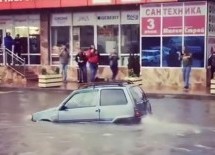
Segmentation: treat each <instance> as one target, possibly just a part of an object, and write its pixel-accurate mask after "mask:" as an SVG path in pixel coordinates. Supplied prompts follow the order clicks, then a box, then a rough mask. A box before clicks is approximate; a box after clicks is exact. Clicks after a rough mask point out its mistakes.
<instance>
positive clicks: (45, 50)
mask: <svg viewBox="0 0 215 155" xmlns="http://www.w3.org/2000/svg"><path fill="white" fill-rule="evenodd" d="M40 18H41V22H40V30H41V33H40V42H41V43H40V53H41V65H48V64H49V40H48V39H49V14H48V13H41V14H40Z"/></svg>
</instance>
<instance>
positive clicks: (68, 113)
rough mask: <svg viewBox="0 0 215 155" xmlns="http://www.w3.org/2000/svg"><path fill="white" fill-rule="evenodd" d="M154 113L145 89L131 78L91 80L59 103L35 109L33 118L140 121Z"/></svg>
mask: <svg viewBox="0 0 215 155" xmlns="http://www.w3.org/2000/svg"><path fill="white" fill-rule="evenodd" d="M146 114H151V104H150V103H149V100H148V99H147V97H146V95H145V93H144V91H143V90H142V89H141V87H140V86H139V85H137V84H134V83H132V82H129V81H126V82H125V81H120V82H102V83H93V84H88V85H86V86H84V87H82V88H80V89H77V90H74V91H73V92H72V93H71V94H70V95H69V96H68V97H67V98H66V99H65V100H64V101H63V102H62V103H61V104H60V105H59V106H58V107H55V108H51V109H48V110H44V111H41V112H37V113H34V114H33V115H32V121H51V122H94V121H96V122H103V121H104V122H111V123H127V122H128V123H138V122H140V121H141V118H142V116H144V115H146Z"/></svg>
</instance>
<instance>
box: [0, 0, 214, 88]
mask: <svg viewBox="0 0 215 155" xmlns="http://www.w3.org/2000/svg"><path fill="white" fill-rule="evenodd" d="M214 10H215V5H214V4H213V3H212V2H207V1H201V2H199V1H191V2H177V1H176V0H79V1H78V2H76V1H72V0H52V1H51V3H50V0H31V1H25V0H19V1H18V0H2V1H0V12H1V15H0V39H1V42H2V46H3V45H4V39H3V37H4V36H5V34H6V32H10V33H11V35H12V37H15V35H16V34H20V36H21V40H22V45H23V47H24V48H23V49H22V57H23V58H25V60H26V64H27V65H28V67H29V68H31V69H34V70H35V71H36V72H38V73H39V71H40V68H41V67H42V66H44V65H46V66H49V67H51V66H58V65H59V58H58V51H59V46H60V45H62V44H63V45H66V46H68V48H69V50H70V54H71V56H72V59H71V61H70V69H69V75H70V76H69V78H70V79H71V80H75V79H76V67H77V65H76V63H75V61H74V56H75V55H76V54H77V51H78V49H79V48H83V49H87V48H89V46H90V45H91V44H94V45H95V46H96V48H97V49H98V51H99V52H100V55H101V59H100V63H99V64H100V70H99V73H98V74H99V76H101V77H105V78H108V77H110V76H111V72H110V69H109V66H108V65H109V60H108V56H109V53H110V52H112V51H113V50H114V49H115V50H117V52H118V54H119V57H120V59H119V64H120V72H119V76H118V78H123V77H124V76H127V64H128V57H129V54H130V53H131V52H132V53H135V55H136V56H138V58H139V62H140V65H141V77H142V79H143V84H144V85H145V86H163V85H165V86H173V87H181V86H183V80H182V64H181V61H180V59H178V58H176V56H175V55H174V54H175V53H174V52H172V51H173V50H172V49H174V50H175V51H179V52H181V51H182V50H183V48H184V47H187V49H188V50H189V51H190V52H192V54H193V69H192V73H191V85H192V86H193V87H196V86H203V87H205V86H206V83H207V69H206V68H207V58H208V57H209V55H210V50H209V49H212V48H213V46H214V42H215V41H214V40H215V38H214V37H215V35H214V33H215V26H214V23H215V21H214V14H215V13H214V12H215V11H214Z"/></svg>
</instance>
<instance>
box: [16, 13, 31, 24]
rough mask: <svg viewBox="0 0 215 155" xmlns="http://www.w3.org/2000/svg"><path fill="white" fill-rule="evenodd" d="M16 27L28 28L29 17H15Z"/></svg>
mask: <svg viewBox="0 0 215 155" xmlns="http://www.w3.org/2000/svg"><path fill="white" fill-rule="evenodd" d="M14 25H15V26H28V16H27V15H17V16H14Z"/></svg>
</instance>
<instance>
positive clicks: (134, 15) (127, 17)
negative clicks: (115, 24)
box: [121, 10, 140, 24]
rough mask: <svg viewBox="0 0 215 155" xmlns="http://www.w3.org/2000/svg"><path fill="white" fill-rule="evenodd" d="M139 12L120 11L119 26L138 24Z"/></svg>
mask: <svg viewBox="0 0 215 155" xmlns="http://www.w3.org/2000/svg"><path fill="white" fill-rule="evenodd" d="M139 23H140V12H139V11H136V10H135V11H122V12H121V24H139Z"/></svg>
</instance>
